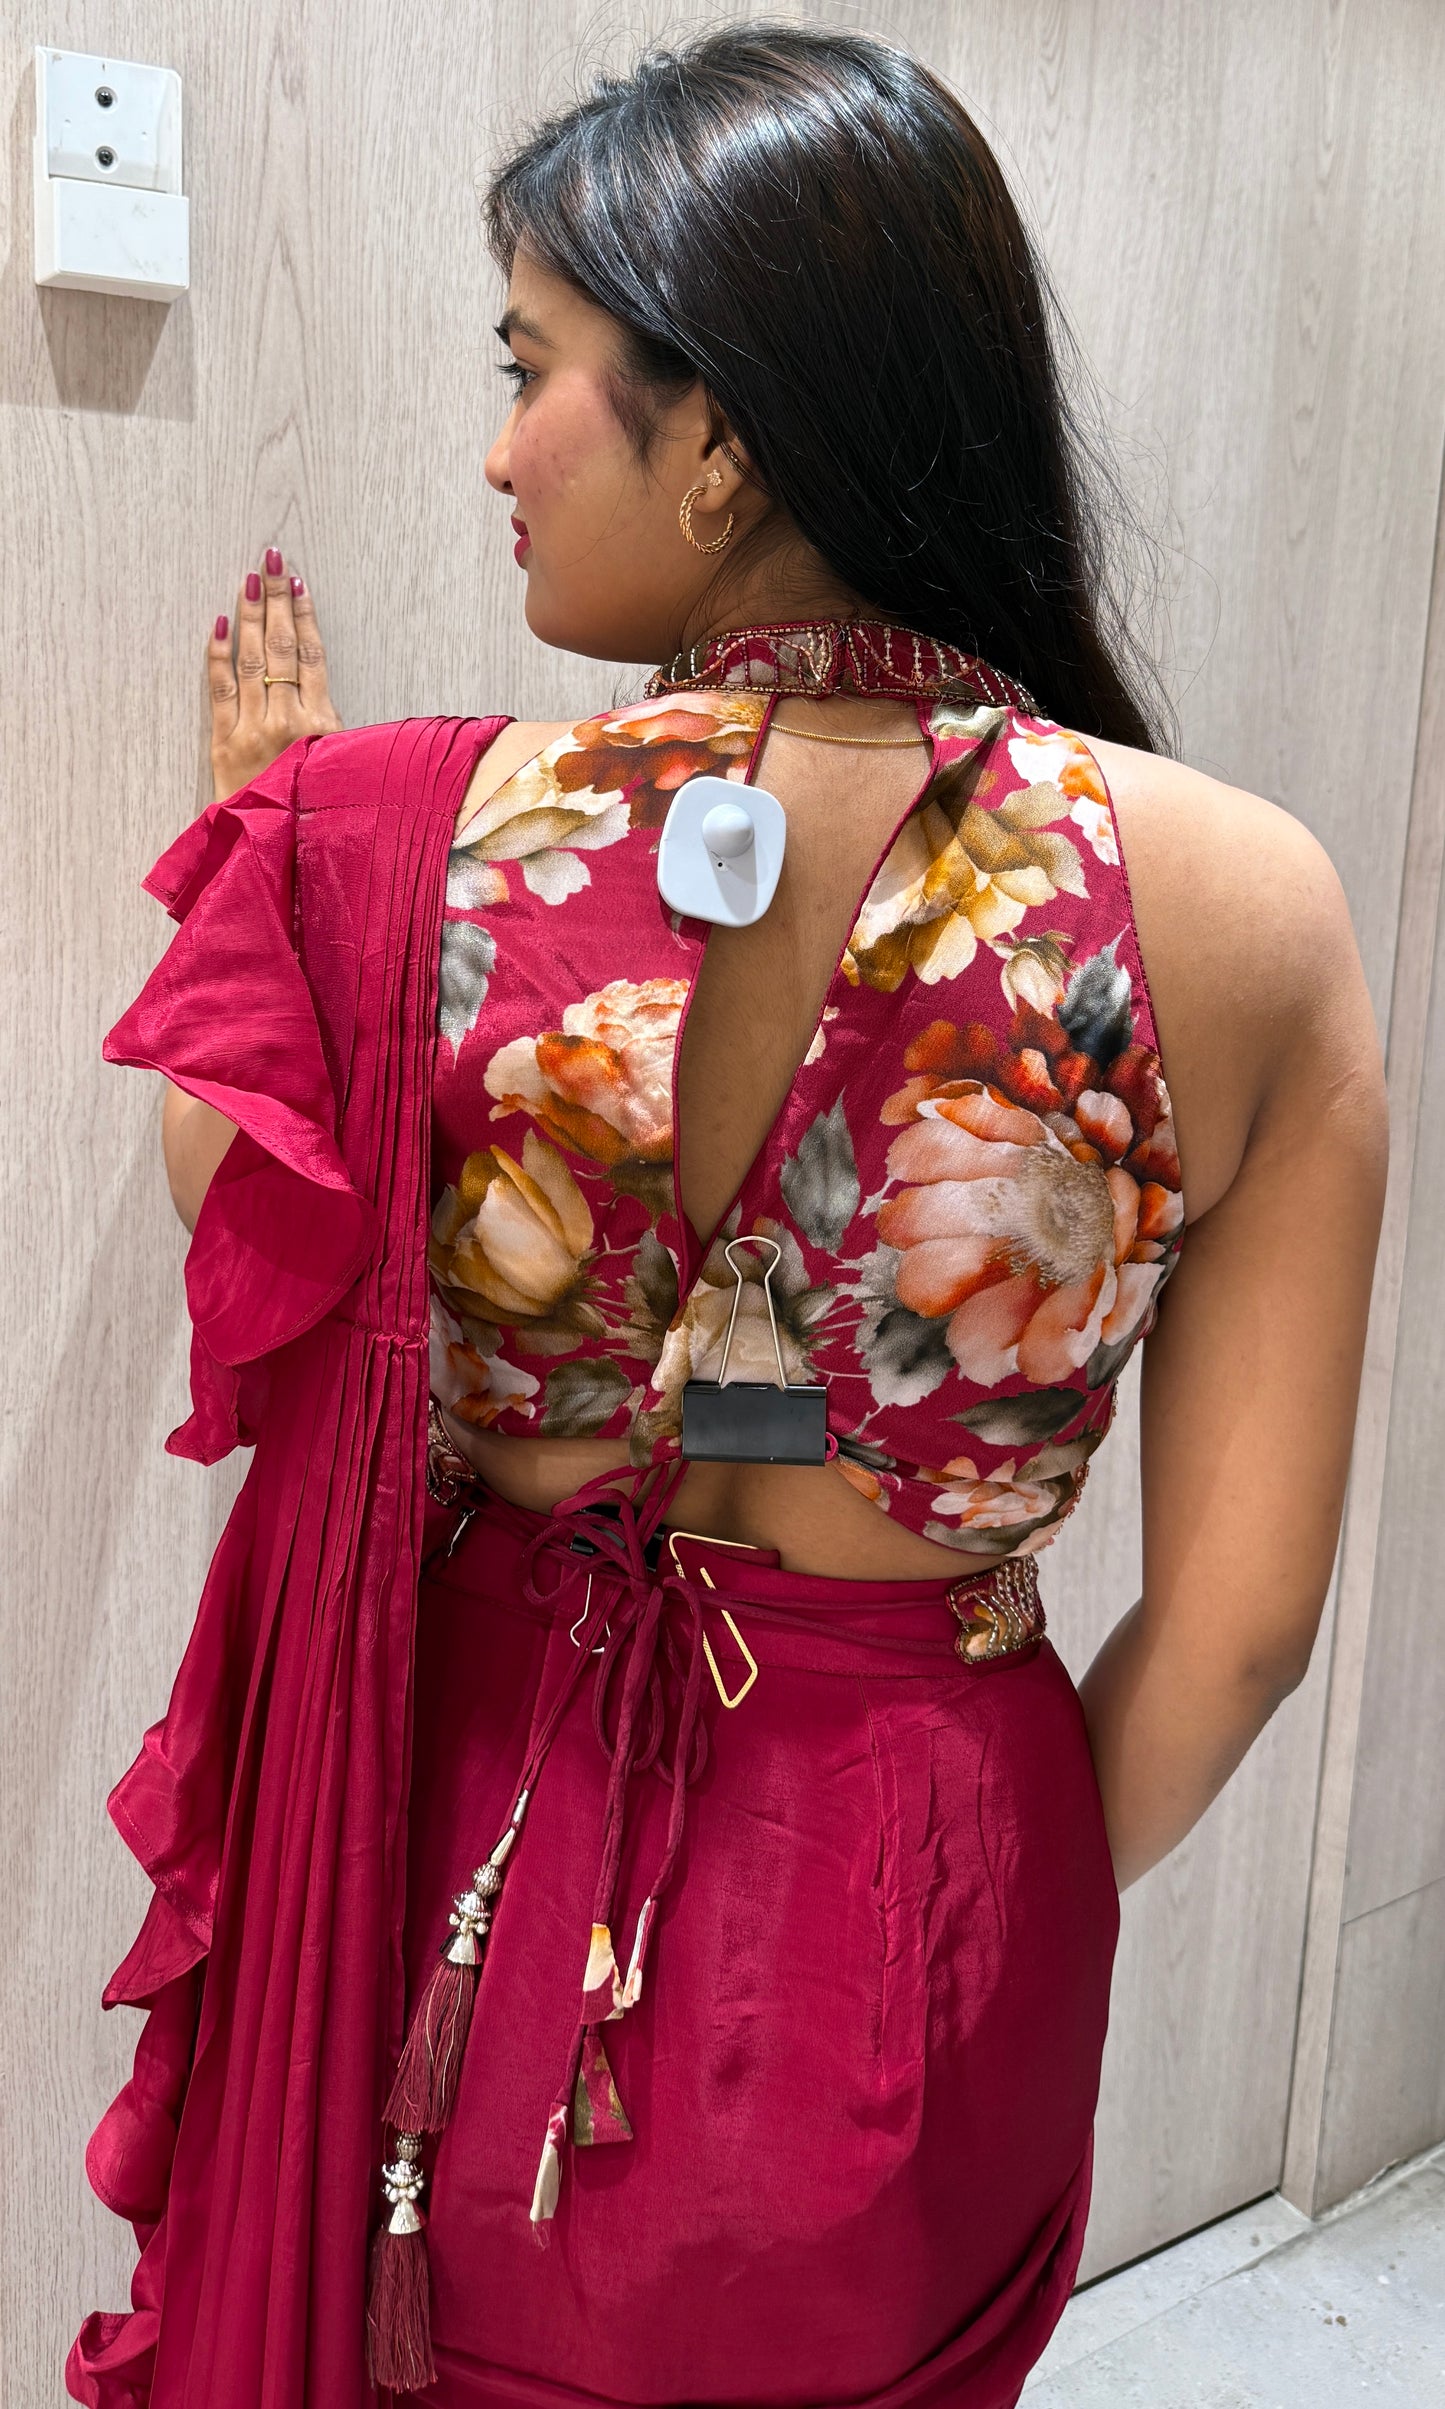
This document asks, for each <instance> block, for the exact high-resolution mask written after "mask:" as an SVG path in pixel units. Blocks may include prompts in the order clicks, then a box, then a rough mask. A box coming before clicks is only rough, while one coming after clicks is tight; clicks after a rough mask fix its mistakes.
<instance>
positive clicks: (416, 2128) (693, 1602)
mask: <svg viewBox="0 0 1445 2409" xmlns="http://www.w3.org/2000/svg"><path fill="white" fill-rule="evenodd" d="M686 1469H687V1467H686V1465H685V1464H683V1463H680V1462H679V1463H674V1464H664V1465H651V1466H648V1467H646V1468H645V1469H644V1470H643V1471H642V1472H641V1473H629V1474H623V1475H619V1474H617V1473H615V1472H614V1473H608V1474H604V1475H603V1476H602V1477H601V1478H600V1479H598V1480H595V1481H590V1482H588V1483H587V1484H586V1486H585V1487H584V1488H581V1489H579V1490H578V1491H577V1492H576V1493H575V1494H574V1495H573V1496H571V1497H568V1498H564V1499H563V1500H562V1501H561V1503H560V1504H559V1505H558V1506H557V1507H556V1508H555V1509H554V1511H553V1512H552V1514H551V1515H550V1516H549V1518H548V1520H547V1522H546V1523H545V1524H544V1525H543V1527H542V1528H541V1530H539V1531H538V1532H537V1533H536V1534H535V1535H534V1536H533V1538H532V1539H531V1540H530V1541H529V1542H528V1544H527V1547H526V1549H525V1550H524V1553H523V1564H522V1574H523V1579H522V1589H523V1595H524V1596H525V1597H526V1598H527V1600H528V1602H529V1603H530V1604H533V1605H540V1604H544V1603H546V1602H548V1601H549V1600H550V1599H551V1598H552V1597H554V1596H555V1595H556V1590H557V1586H558V1584H557V1583H555V1582H553V1583H552V1584H550V1586H549V1585H547V1584H546V1583H545V1582H544V1577H543V1566H544V1564H545V1563H546V1562H547V1561H548V1560H549V1559H553V1558H556V1557H558V1556H560V1557H561V1558H563V1560H564V1571H563V1576H562V1577H563V1579H564V1580H565V1578H566V1577H567V1573H568V1572H569V1571H574V1570H575V1569H576V1559H577V1557H578V1555H583V1556H588V1557H593V1558H597V1559H600V1560H601V1561H600V1563H599V1564H598V1565H597V1566H596V1567H595V1568H593V1569H591V1570H590V1574H589V1579H588V1585H587V1597H586V1603H585V1604H584V1607H583V1611H582V1614H581V1615H580V1616H579V1617H578V1620H577V1622H576V1623H575V1624H574V1625H573V1626H572V1632H571V1636H572V1638H573V1640H574V1642H575V1643H576V1655H575V1657H574V1659H573V1661H572V1662H571V1663H570V1664H569V1665H568V1666H567V1668H566V1670H565V1672H564V1673H563V1676H562V1679H561V1681H560V1683H559V1685H558V1688H557V1691H556V1694H555V1696H554V1697H553V1699H552V1702H551V1704H550V1706H549V1707H548V1709H547V1712H546V1714H545V1715H544V1716H543V1718H542V1721H541V1723H540V1725H539V1726H538V1729H537V1731H536V1733H535V1735H534V1737H533V1740H532V1743H531V1745H530V1747H529V1749H528V1751H527V1756H526V1759H525V1762H524V1765H523V1769H522V1776H521V1780H520V1783H519V1785H518V1789H517V1793H516V1797H515V1800H514V1803H513V1806H512V1810H511V1813H510V1815H509V1816H508V1818H507V1821H506V1824H505V1825H504V1827H503V1829H502V1832H501V1835H500V1837H499V1838H498V1840H497V1841H496V1843H495V1845H494V1847H493V1848H492V1850H491V1851H490V1853H489V1855H488V1856H486V1857H485V1858H484V1859H483V1860H482V1862H481V1863H480V1864H479V1865H478V1866H477V1867H476V1868H475V1870H474V1871H473V1874H472V1877H471V1881H470V1883H469V1885H467V1886H466V1887H465V1888H463V1889H462V1890H460V1891H458V1893H457V1895H456V1897H455V1899H454V1901H453V1903H452V1912H451V1915H450V1917H449V1918H448V1932H447V1935H446V1937H445V1938H444V1940H443V1942H442V1945H441V1955H440V1958H439V1960H438V1963H437V1966H436V1968H435V1971H434V1972H433V1974H432V1976H431V1979H430V1981H429V1982H428V1983H427V1985H426V1987H425V1989H424V1990H423V1991H422V1993H421V1996H420V1998H419V1999H418V2000H417V2003H416V2005H415V2007H414V2009H413V2012H412V2016H411V2021H410V2025H409V2028H408V2031H407V2037H406V2043H405V2046H404V2048H403V2050H402V2054H401V2058H400V2061H399V2063H398V2066H397V2070H396V2078H395V2081H394V2082H393V2084H392V2088H391V2092H390V2095H389V2096H388V2099H387V2103H386V2109H385V2119H386V2123H387V2125H388V2126H389V2127H390V2128H391V2129H392V2137H393V2147H392V2151H391V2154H390V2156H389V2158H388V2160H387V2163H386V2164H384V2165H383V2168H382V2192H383V2196H384V2198H385V2201H386V2203H387V2206H388V2208H389V2210H390V2215H389V2216H388V2218H387V2219H386V2221H385V2222H384V2223H383V2224H382V2226H381V2228H380V2229H379V2231H378V2233H377V2236H376V2240H375V2243H374V2245H373V2250H372V2261H371V2271H370V2280H369V2285H368V2298H367V2360H368V2366H369V2368H370V2371H371V2378H372V2382H373V2383H374V2384H376V2385H377V2386H378V2387H390V2388H391V2389H392V2390H393V2391H397V2392H406V2391H415V2390H417V2389H418V2388H420V2387H421V2386H423V2385H426V2384H429V2383H431V2382H432V2381H433V2380H434V2376H435V2364H434V2361H433V2358H432V2350H431V2332H430V2328H431V2317H430V2281H429V2273H428V2268H427V2258H426V2240H425V2233H424V2227H425V2223H426V2218H425V2213H424V2211H423V2210H422V2208H421V2206H420V2194H421V2192H422V2189H423V2187H424V2184H425V2180H426V2179H425V2176H424V2174H423V2172H422V2166H421V2160H422V2155H423V2149H424V2144H425V2138H426V2136H427V2135H430V2134H437V2133H440V2132H442V2131H443V2130H444V2128H445V2126H446V2124H447V2122H448V2119H449V2118H450V2115H451V2111H452V2107H453V2104H454V2102H455V2099H456V2095H457V2088H458V2083H459V2079H460V2074H461V2065H462V2058H463V2054H464V2052H465V2048H466V2042H467V2036H468V2033H469V2031H470V2028H471V2020H472V2008H473V2004H474V2001H475V1996H476V1985H477V1979H478V1973H479V1970H480V1965H481V1959H482V1952H483V1949H484V1947H485V1943H486V1936H487V1933H488V1931H489V1929H490V1926H491V1921H492V1917H493V1915H494V1914H495V1912H496V1901H497V1898H498V1895H499V1893H500V1891H501V1888H502V1878H503V1873H504V1870H505V1868H506V1865H507V1862H508V1860H509V1858H510V1857H511V1854H512V1851H513V1849H514V1848H515V1846H516V1844H517V1840H518V1838H519V1836H520V1833H521V1830H522V1824H523V1819H524V1817H525V1815H526V1811H527V1804H528V1800H529V1798H530V1796H531V1793H532V1790H533V1788H534V1786H535V1783H536V1780H537V1777H538V1774H539V1773H540V1771H541V1768H542V1765H543V1763H544V1761H545V1759H546V1757H547V1754H548V1751H549V1750H550V1748H551V1745H552V1742H553V1740H554V1739H555V1738H556V1735H557V1733H558V1731H559V1730H560V1728H561V1725H562V1722H563V1720H564V1718H565V1716H566V1714H567V1712H568V1710H569V1708H570V1707H571V1705H572V1702H573V1700H574V1699H575V1697H576V1695H577V1693H578V1690H579V1689H580V1687H581V1685H582V1682H583V1680H584V1679H585V1678H586V1675H587V1671H588V1668H589V1667H590V1666H593V1665H595V1667H596V1673H595V1679H594V1688H593V1707H592V1713H593V1725H594V1728H595V1730H596V1732H597V1736H598V1739H599V1742H600V1743H601V1746H602V1748H603V1750H604V1752H605V1754H606V1755H607V1757H608V1759H609V1769H608V1777H607V1787H606V1792H605V1795H604V1802H603V1813H602V1845H601V1855H600V1862H599V1865H598V1871H597V1883H596V1888H595V1891H594V1894H593V1903H592V1923H591V1930H590V1934H589V1936H588V1942H587V1949H586V1955H585V1963H584V1967H583V1974H582V1996H581V2004H580V2011H579V2016H578V2022H577V2027H576V2030H575V2032H574V2034H573V2038H572V2042H571V2046H570V2048H569V2051H568V2056H567V2062H566V2066H565V2068H564V2071H563V2075H562V2080H561V2083H560V2085H559V2087H558V2090H557V2093H556V2096H555V2097H554V2099H553V2101H552V2104H551V2107H550V2109H549V2111H548V2116H547V2127H546V2133H545V2136H544V2139H543V2145H542V2155H541V2161H540V2164H539V2166H538V2169H537V2179H536V2183H535V2185H534V2187H533V2194H532V2203H531V2218H532V2223H533V2225H534V2226H535V2227H537V2228H538V2238H539V2239H540V2238H542V2232H541V2229H542V2228H543V2227H545V2224H546V2222H547V2220H548V2219H549V2218H550V2217H551V2216H552V2215H553V2213H554V2211H555V2209H556V2206H557V2199H558V2195H559V2191H560V2188H561V2180H562V2164H563V2150H564V2147H565V2145H566V2142H567V2139H568V2134H569V2127H570V2134H571V2139H572V2142H573V2144H574V2146H575V2147H578V2148H582V2147H587V2146H589V2145H595V2144H598V2143H606V2142H625V2141H630V2140H631V2139H632V2137H633V2134H632V2125H631V2122H630V2120H629V2118H628V2115H627V2111H626V2109H625V2108H624V2107H623V2104H622V2101H621V2098H620V2096H619V2094H618V2090H617V2085H616V2081H615V2079H614V2077H613V2073H612V2068H611V2065H610V2063H609V2060H608V2056H607V2051H606V2048H605V2046H604V2044H603V2039H602V2031H601V2027H602V2026H603V2025H604V2024H610V2023H615V2022H617V2021H618V2019H619V2018H621V2017H622V2016H623V2015H625V2014H626V2012H627V2010H628V2009H629V2008H631V2007H634V2006H635V2005H636V2003H637V2000H638V1999H639V1997H640V1996H641V1992H642V1978H643V1969H644V1966H645V1963H646V1959H647V1955H648V1949H649V1944H650V1942H651V1938H652V1933H653V1928H654V1924H655V1920H656V1915H657V1909H658V1905H659V1902H660V1901H661V1899H662V1897H663V1895H664V1893H665V1891H666V1889H667V1886H668V1883H669V1882H670V1881H671V1879H672V1876H673V1872H674V1869H675V1866H676V1863H677V1858H678V1852H679V1850H680V1847H681V1843H682V1835H683V1827H684V1822H685V1819H686V1812H687V1792H688V1788H689V1786H690V1784H691V1783H693V1782H695V1781H696V1780H697V1779H698V1777H699V1775H700V1774H701V1772H702V1771H703V1768H704V1766H705V1765H706V1762H707V1754H708V1738H707V1726H706V1724H705V1723H704V1721H703V1720H702V1715H701V1705H702V1683H703V1675H704V1672H705V1669H706V1645H705V1633H704V1624H703V1613H704V1605H705V1592H704V1591H703V1590H702V1589H701V1588H700V1587H699V1586H698V1585H697V1584H696V1583H695V1582H693V1581H691V1580H690V1579H688V1577H687V1576H686V1575H685V1574H684V1573H683V1572H682V1571H681V1570H679V1569H677V1568H676V1567H675V1565H672V1564H669V1567H668V1569H667V1570H665V1571H663V1570H660V1569H658V1568H656V1567H654V1566H653V1565H651V1564H650V1563H649V1561H648V1547H649V1542H650V1541H651V1540H652V1539H653V1537H654V1536H655V1534H656V1533H657V1531H658V1530H659V1528H660V1526H661V1523H662V1518H663V1515H664V1514H665V1513H666V1511H667V1508H668V1505H669V1504H670V1503H671V1500H672V1497H673V1495H674V1493H675V1492H676V1490H677V1488H678V1486H679V1484H680V1482H681V1480H682V1478H683V1475H684V1473H685V1472H686ZM619 1484H622V1485H619ZM599 1590H600V1591H601V1592H602V1593H603V1594H602V1596H600V1597H599V1596H598V1592H599ZM614 1696H615V1699H616V1707H615V1729H614V1728H612V1721H613V1704H612V1702H613V1699H614ZM671 1699H675V1700H676V1702H677V1703H676V1709H675V1713H674V1714H673V1716H672V1726H673V1728H672V1734H671V1741H670V1744H669V1740H668V1733H667V1725H668V1721H669V1703H670V1700H671ZM649 1767H651V1768H654V1769H655V1770H656V1771H657V1772H658V1773H659V1774H660V1775H661V1776H662V1777H663V1779H664V1780H665V1781H667V1783H668V1784H669V1786H670V1789H671V1793H672V1796H671V1802H670V1805H669V1810H668V1818H667V1829H666V1833H665V1836H664V1840H663V1846H662V1851H661V1855H660V1858H659V1860H658V1864H657V1867H656V1870H655V1871H654V1874H653V1877H652V1880H651V1882H650V1883H649V1885H648V1889H647V1893H646V1896H645V1897H644V1899H643V1902H642V1906H641V1908H640V1910H639V1912H638V1917H637V1922H636V1926H635V1929H634V1933H633V1940H632V1949H631V1954H630V1957H629V1960H628V1965H627V1971H626V1973H625V1974H623V1973H622V1971H621V1970H620V1968H619V1966H618V1964H617V1959H616V1956H615V1953H614V1950H613V1944H612V1931H611V1926H612V1918H613V1914H614V1909H615V1899H616V1890H617V1881H618V1874H619V1869H620V1866H621V1862H622V1852H623V1844H624V1840H625V1836H626V1806H627V1797H628V1787H629V1783H630V1779H631V1776H632V1775H633V1773H635V1772H643V1771H646V1770H647V1769H648V1768H649Z"/></svg>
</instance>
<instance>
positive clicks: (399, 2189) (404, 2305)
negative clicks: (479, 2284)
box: [366, 2133, 436, 2392]
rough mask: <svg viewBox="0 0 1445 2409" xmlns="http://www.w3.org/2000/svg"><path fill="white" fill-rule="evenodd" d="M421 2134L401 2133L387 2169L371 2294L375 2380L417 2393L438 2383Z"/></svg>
mask: <svg viewBox="0 0 1445 2409" xmlns="http://www.w3.org/2000/svg"><path fill="white" fill-rule="evenodd" d="M420 2160H421V2135H420V2134H419V2133H398V2135H397V2137H396V2161H395V2164H394V2165H391V2166H387V2167H383V2169H382V2187H383V2189H384V2191H385V2193H386V2197H387V2199H388V2201H389V2202H390V2203H391V2211H392V2213H391V2216H390V2218H389V2219H388V2221H387V2223H386V2224H385V2225H383V2226H382V2227H381V2229H380V2231H379V2232H378V2234H377V2237H376V2240H375V2241H374V2242H373V2243H372V2246H371V2269H370V2275H369V2278H368V2282H367V2294H366V2366H367V2372H368V2374H369V2375H370V2377H371V2380H372V2383H373V2384H375V2385H376V2386H378V2387H379V2388H381V2387H385V2388H386V2389H387V2390H389V2391H391V2392H416V2391H418V2390H420V2389H421V2387H422V2386H423V2385H426V2384H433V2383H435V2381H436V2363H435V2361H434V2360H433V2358H432V2349H431V2278H430V2273H429V2270H428V2267H427V2255H426V2241H425V2238H424V2235H423V2232H422V2228H423V2226H424V2224H425V2222H426V2220H425V2218H424V2217H423V2216H422V2213H421V2210H420V2209H419V2208H418V2206H417V2196H418V2194H419V2193H420V2191H421V2187H422V2183H423V2181H424V2177H423V2175H422V2171H421V2165H420Z"/></svg>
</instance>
